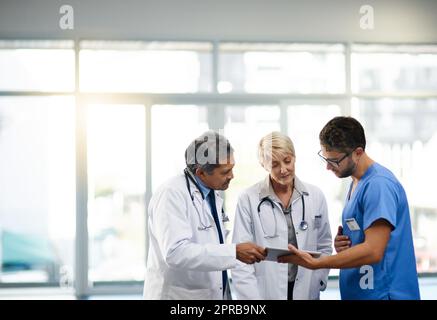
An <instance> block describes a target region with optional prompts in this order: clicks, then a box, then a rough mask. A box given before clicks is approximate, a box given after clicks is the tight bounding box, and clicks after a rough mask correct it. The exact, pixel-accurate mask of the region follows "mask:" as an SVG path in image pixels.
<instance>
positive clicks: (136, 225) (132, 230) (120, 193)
mask: <svg viewBox="0 0 437 320" xmlns="http://www.w3.org/2000/svg"><path fill="white" fill-rule="evenodd" d="M87 119H88V126H87V133H88V148H87V149H88V152H87V154H88V166H87V169H88V233H89V254H88V255H89V280H90V281H91V282H99V281H116V280H118V281H120V280H124V281H127V280H141V279H142V278H143V272H144V262H145V246H144V244H145V240H144V238H145V232H144V230H145V228H144V218H145V215H144V213H145V202H144V195H145V182H146V178H147V177H146V173H145V166H146V159H145V120H146V119H145V112H144V106H142V105H89V106H88V117H87Z"/></svg>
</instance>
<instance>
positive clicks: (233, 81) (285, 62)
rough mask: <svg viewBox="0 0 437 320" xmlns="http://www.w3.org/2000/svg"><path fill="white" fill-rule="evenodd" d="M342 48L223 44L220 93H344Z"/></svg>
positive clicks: (336, 46) (334, 46)
mask: <svg viewBox="0 0 437 320" xmlns="http://www.w3.org/2000/svg"><path fill="white" fill-rule="evenodd" d="M344 70H345V56H344V48H343V46H342V45H319V44H306V45H304V44H286V43H282V44H281V43H277V44H265V43H224V44H221V45H220V69H219V83H218V86H217V89H218V91H219V92H222V93H228V92H247V93H341V92H344V90H345V72H344Z"/></svg>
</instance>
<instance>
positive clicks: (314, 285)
mask: <svg viewBox="0 0 437 320" xmlns="http://www.w3.org/2000/svg"><path fill="white" fill-rule="evenodd" d="M325 288H326V284H325V283H324V282H323V281H322V279H320V276H319V274H318V272H316V271H313V272H312V275H311V282H310V292H309V299H310V300H319V299H320V291H323V290H325Z"/></svg>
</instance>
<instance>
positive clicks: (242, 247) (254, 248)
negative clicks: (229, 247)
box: [237, 242, 267, 264]
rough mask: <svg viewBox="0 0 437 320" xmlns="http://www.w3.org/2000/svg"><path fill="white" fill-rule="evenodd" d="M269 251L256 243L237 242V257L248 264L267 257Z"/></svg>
mask: <svg viewBox="0 0 437 320" xmlns="http://www.w3.org/2000/svg"><path fill="white" fill-rule="evenodd" d="M266 255H267V252H266V249H265V248H262V247H260V246H258V245H256V244H255V243H252V242H245V243H239V244H237V259H238V260H240V261H241V262H244V263H247V264H253V263H255V262H260V261H262V260H264V259H265V258H266Z"/></svg>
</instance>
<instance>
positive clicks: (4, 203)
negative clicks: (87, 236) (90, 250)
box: [0, 97, 76, 285]
mask: <svg viewBox="0 0 437 320" xmlns="http://www.w3.org/2000/svg"><path fill="white" fill-rule="evenodd" d="M0 119H1V122H0V123H1V129H0V154H1V157H0V177H1V178H0V194H1V201H0V257H1V259H0V261H1V265H0V266H1V269H0V270H1V273H0V282H1V283H23V282H25V283H40V284H51V285H59V284H60V283H61V281H62V283H61V284H62V285H66V284H67V285H68V284H71V281H72V280H73V279H72V277H73V261H74V232H75V204H76V202H75V157H74V149H75V138H74V123H75V120H74V119H75V116H74V99H73V98H72V97H0Z"/></svg>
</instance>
